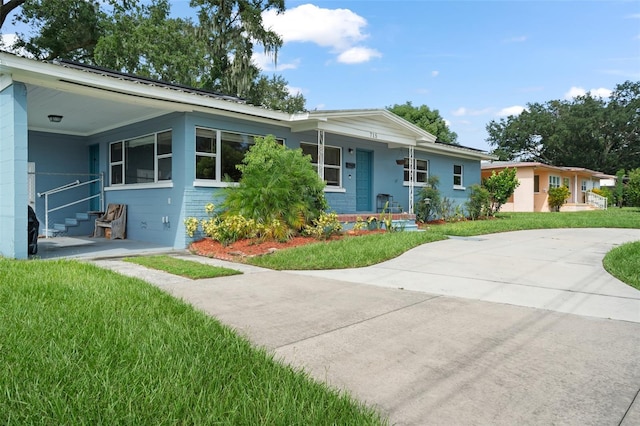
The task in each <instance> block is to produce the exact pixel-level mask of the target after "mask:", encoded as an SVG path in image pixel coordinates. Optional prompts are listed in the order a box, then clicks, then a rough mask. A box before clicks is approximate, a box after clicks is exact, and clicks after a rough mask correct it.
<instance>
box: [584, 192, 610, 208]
mask: <svg viewBox="0 0 640 426" xmlns="http://www.w3.org/2000/svg"><path fill="white" fill-rule="evenodd" d="M585 195H586V200H585V201H586V202H587V204H591V205H592V206H595V207H597V208H599V209H601V210H607V202H608V200H607V197H603V196H602V195H599V194H596V193H595V192H591V191H588V192H587V193H586V194H585Z"/></svg>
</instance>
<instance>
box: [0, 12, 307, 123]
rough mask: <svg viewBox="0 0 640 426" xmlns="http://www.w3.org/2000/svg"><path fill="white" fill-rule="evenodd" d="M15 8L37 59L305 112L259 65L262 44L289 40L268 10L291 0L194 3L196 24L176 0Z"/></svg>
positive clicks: (23, 44) (26, 45) (23, 43)
mask: <svg viewBox="0 0 640 426" xmlns="http://www.w3.org/2000/svg"><path fill="white" fill-rule="evenodd" d="M12 6H15V7H14V8H13V9H12V11H13V10H15V11H17V15H16V17H15V18H14V19H16V20H18V21H21V22H23V23H25V24H27V25H28V26H29V27H30V32H29V33H28V34H19V35H18V36H19V38H18V41H17V43H16V45H15V46H14V48H21V49H23V51H25V52H27V53H28V54H29V55H30V56H33V57H35V58H37V59H40V60H53V59H68V60H74V61H78V62H81V63H86V64H90V65H97V66H101V67H105V68H109V69H113V70H116V71H121V72H126V73H131V74H136V75H140V76H143V77H148V78H152V79H158V80H162V81H166V82H170V83H176V84H183V85H187V86H191V87H196V88H201V89H207V90H213V91H216V92H219V93H223V94H226V95H232V96H238V97H242V98H248V101H249V102H251V103H254V104H256V105H261V106H265V107H267V108H274V109H282V110H285V111H288V112H297V111H302V110H304V104H305V99H304V97H303V96H302V95H300V94H291V93H289V91H288V88H287V84H286V81H285V80H284V79H283V78H282V77H276V76H274V77H273V78H267V77H266V76H263V75H262V74H261V71H260V69H259V68H257V67H256V66H255V65H254V63H253V62H252V55H253V49H254V47H257V48H262V49H263V50H264V51H265V52H266V53H269V54H271V56H272V57H273V58H274V60H275V58H277V53H278V50H279V48H280V47H281V46H282V40H281V39H280V37H279V36H278V34H277V33H275V32H274V31H272V30H271V29H267V28H265V27H264V25H263V23H262V12H264V11H266V10H276V11H278V12H282V11H284V0H192V1H191V2H190V6H191V7H192V8H195V9H196V10H197V21H196V22H194V21H193V20H191V19H189V18H187V19H183V18H175V17H172V15H171V3H170V2H169V1H168V0H151V1H150V2H142V1H139V0H126V1H122V0H120V1H119V0H105V1H102V2H98V1H86V0H56V1H55V2H54V1H45V0H26V1H24V2H22V3H21V4H17V3H13V4H12ZM3 7H4V6H3ZM4 10H5V9H3V13H4Z"/></svg>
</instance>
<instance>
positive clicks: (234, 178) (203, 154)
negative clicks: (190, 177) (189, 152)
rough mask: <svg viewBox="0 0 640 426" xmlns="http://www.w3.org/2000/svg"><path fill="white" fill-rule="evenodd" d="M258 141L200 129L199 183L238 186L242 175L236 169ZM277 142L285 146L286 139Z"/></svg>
mask: <svg viewBox="0 0 640 426" xmlns="http://www.w3.org/2000/svg"><path fill="white" fill-rule="evenodd" d="M256 137H258V136H255V135H249V134H245V133H235V132H226V131H222V130H214V129H205V128H199V127H197V128H196V179H201V180H216V181H223V180H225V181H231V182H238V181H239V180H240V177H241V176H242V173H240V170H238V169H237V168H236V166H237V165H238V164H241V163H242V160H243V159H244V156H245V154H246V153H247V152H248V151H249V149H250V148H251V147H252V146H253V145H254V144H255V138H256ZM276 140H277V141H278V143H280V144H284V139H276ZM218 157H220V158H218ZM218 166H219V169H218Z"/></svg>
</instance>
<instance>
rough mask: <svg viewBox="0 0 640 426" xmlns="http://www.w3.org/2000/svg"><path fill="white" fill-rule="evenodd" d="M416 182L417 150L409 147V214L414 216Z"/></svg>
mask: <svg viewBox="0 0 640 426" xmlns="http://www.w3.org/2000/svg"><path fill="white" fill-rule="evenodd" d="M415 182H416V158H415V149H414V148H413V147H412V146H410V147H409V214H413V197H414V195H413V194H414V185H415Z"/></svg>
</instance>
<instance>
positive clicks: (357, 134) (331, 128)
mask: <svg viewBox="0 0 640 426" xmlns="http://www.w3.org/2000/svg"><path fill="white" fill-rule="evenodd" d="M318 130H324V131H325V132H329V133H334V134H338V135H343V136H350V137H354V138H358V139H366V140H370V141H374V142H380V143H393V144H398V145H404V146H415V145H416V140H415V139H414V138H413V137H410V136H405V135H401V134H397V133H395V134H394V133H390V132H388V131H375V130H378V129H372V130H370V129H362V128H358V127H348V126H344V125H342V124H334V123H331V122H319V123H318Z"/></svg>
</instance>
